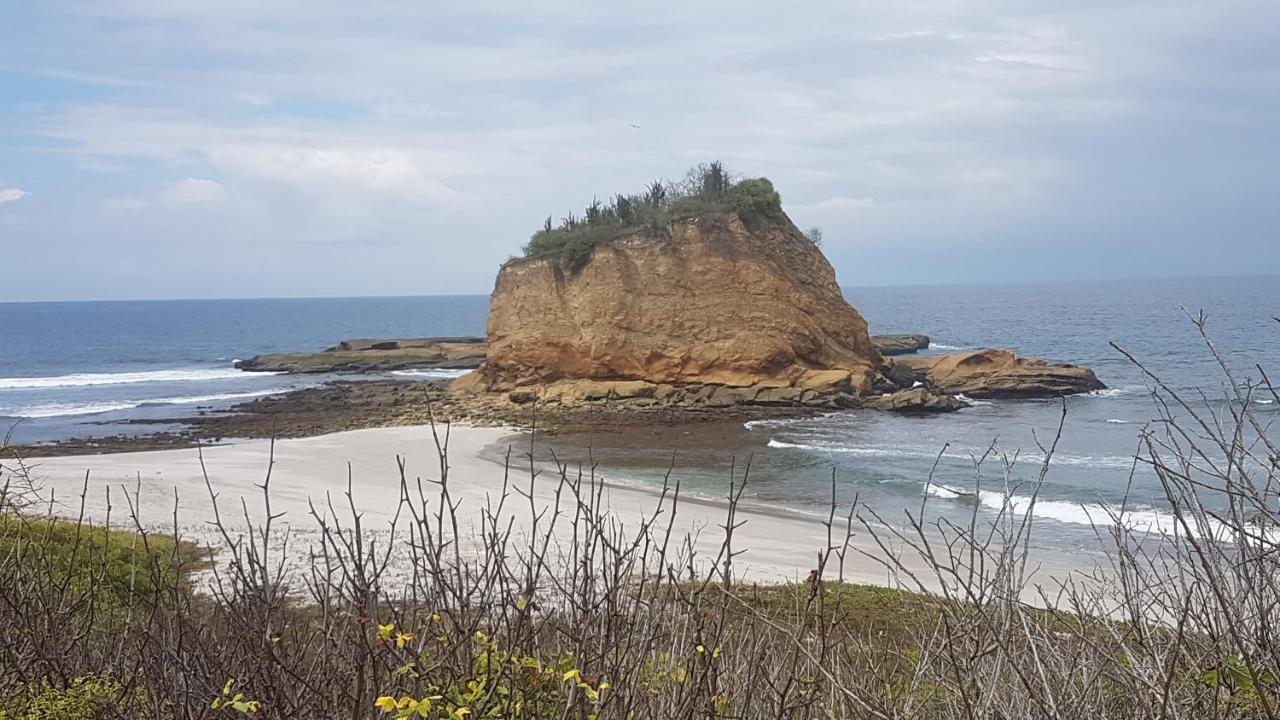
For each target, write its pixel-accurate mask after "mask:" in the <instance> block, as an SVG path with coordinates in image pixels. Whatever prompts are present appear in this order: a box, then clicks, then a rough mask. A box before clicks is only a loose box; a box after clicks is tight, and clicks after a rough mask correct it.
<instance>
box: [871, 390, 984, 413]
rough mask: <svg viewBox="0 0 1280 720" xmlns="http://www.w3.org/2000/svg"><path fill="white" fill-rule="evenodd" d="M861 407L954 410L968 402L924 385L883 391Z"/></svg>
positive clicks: (922, 410) (909, 411) (903, 411)
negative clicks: (887, 391)
mask: <svg viewBox="0 0 1280 720" xmlns="http://www.w3.org/2000/svg"><path fill="white" fill-rule="evenodd" d="M862 406H863V407H868V408H871V409H873V410H888V411H891V412H902V413H938V412H954V411H956V410H959V409H960V408H963V407H968V404H967V403H965V402H964V401H963V400H958V399H956V398H955V397H954V396H952V395H944V394H941V393H936V392H934V391H932V390H930V389H929V388H926V387H924V386H920V387H913V388H908V389H906V390H899V391H897V392H892V393H885V394H884V395H881V396H879V397H873V398H867V399H865V400H863V401H862Z"/></svg>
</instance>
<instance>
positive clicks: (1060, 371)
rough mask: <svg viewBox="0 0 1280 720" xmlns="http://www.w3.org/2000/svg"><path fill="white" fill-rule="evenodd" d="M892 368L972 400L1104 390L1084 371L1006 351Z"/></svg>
mask: <svg viewBox="0 0 1280 720" xmlns="http://www.w3.org/2000/svg"><path fill="white" fill-rule="evenodd" d="M894 365H895V366H896V367H897V368H906V369H908V370H910V371H911V373H912V375H913V376H914V378H915V379H916V380H917V381H918V382H922V383H926V384H928V385H929V386H931V387H933V388H934V389H936V390H938V391H939V392H944V393H949V394H962V395H967V396H969V397H975V398H979V397H1007V398H1016V397H1055V396H1059V395H1071V394H1073V393H1082V392H1089V391H1092V390H1100V389H1102V388H1104V387H1106V386H1105V385H1103V384H1102V382H1101V381H1099V380H1098V377H1097V376H1096V375H1094V374H1093V371H1092V370H1089V369H1088V368H1082V367H1077V366H1075V365H1060V364H1052V363H1047V362H1045V361H1044V360H1032V359H1029V358H1020V357H1015V356H1014V354H1013V353H1011V352H1009V351H1008V350H979V351H977V352H971V353H963V354H960V355H937V356H934V357H925V358H910V359H903V360H897V361H896V362H895V363H894Z"/></svg>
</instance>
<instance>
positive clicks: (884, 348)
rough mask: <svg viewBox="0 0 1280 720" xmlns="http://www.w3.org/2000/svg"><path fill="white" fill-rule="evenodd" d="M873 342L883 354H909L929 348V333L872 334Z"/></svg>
mask: <svg viewBox="0 0 1280 720" xmlns="http://www.w3.org/2000/svg"><path fill="white" fill-rule="evenodd" d="M871 344H872V345H875V346H876V349H877V350H879V351H880V354H881V355H908V354H910V353H914V352H917V351H920V350H928V349H929V336H928V335H872V336H871Z"/></svg>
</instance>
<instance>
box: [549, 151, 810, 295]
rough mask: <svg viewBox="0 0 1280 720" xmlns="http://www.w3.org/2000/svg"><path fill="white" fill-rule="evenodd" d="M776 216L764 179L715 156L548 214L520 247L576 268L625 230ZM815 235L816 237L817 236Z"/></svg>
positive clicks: (774, 196)
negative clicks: (674, 175) (703, 217)
mask: <svg viewBox="0 0 1280 720" xmlns="http://www.w3.org/2000/svg"><path fill="white" fill-rule="evenodd" d="M720 212H734V213H738V214H739V215H741V216H743V217H744V218H748V219H749V218H756V217H777V216H779V215H781V213H782V199H781V197H780V196H779V195H778V192H777V191H776V190H774V188H773V183H771V182H770V181H769V180H768V179H767V178H739V177H737V176H735V175H734V174H733V173H731V172H730V171H728V170H726V169H725V167H724V165H723V164H722V163H720V162H719V161H713V162H709V163H703V164H701V165H698V166H696V167H694V168H691V169H690V170H689V171H688V173H687V174H686V175H685V178H684V179H683V180H682V181H680V182H665V181H662V180H655V181H653V182H652V183H650V184H649V185H648V186H647V187H646V188H645V189H644V190H643V191H641V192H639V193H634V194H629V195H614V196H613V198H612V199H610V200H608V201H607V202H601V201H600V200H598V199H593V200H592V201H591V204H590V205H588V206H587V207H586V209H585V210H583V212H582V214H581V215H576V214H574V213H572V212H571V213H569V214H568V215H566V216H565V217H563V218H561V219H560V222H559V223H558V224H557V223H555V222H554V221H553V219H552V218H551V216H548V217H547V219H546V220H545V221H544V223H543V226H542V228H541V229H540V230H538V231H537V232H535V233H534V234H533V237H532V238H530V240H529V242H528V243H527V244H525V246H524V256H525V257H552V258H556V259H558V260H560V261H561V262H562V263H563V264H564V265H565V266H566V267H567V268H569V269H570V270H572V271H577V270H578V269H581V267H582V266H583V265H584V264H586V262H587V260H588V259H589V258H590V257H591V251H592V249H593V248H595V246H597V245H599V244H600V243H603V242H606V241H609V240H612V239H614V238H618V237H621V236H623V235H628V234H631V233H636V232H641V231H648V232H653V233H660V232H662V231H663V229H664V228H665V227H666V226H667V225H668V224H669V223H671V222H673V221H676V220H681V219H684V218H688V217H693V216H695V215H700V214H704V213H720ZM820 237H821V236H820V235H819V240H820Z"/></svg>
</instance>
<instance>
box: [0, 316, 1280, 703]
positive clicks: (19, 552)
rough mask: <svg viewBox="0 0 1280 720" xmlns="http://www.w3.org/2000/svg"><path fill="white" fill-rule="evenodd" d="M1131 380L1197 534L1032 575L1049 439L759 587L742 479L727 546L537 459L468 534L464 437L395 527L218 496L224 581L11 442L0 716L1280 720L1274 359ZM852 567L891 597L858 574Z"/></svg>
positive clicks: (990, 457)
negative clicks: (73, 493) (1023, 457)
mask: <svg viewBox="0 0 1280 720" xmlns="http://www.w3.org/2000/svg"><path fill="white" fill-rule="evenodd" d="M1198 326H1199V327H1201V328H1202V329H1203V319H1199V320H1198ZM1206 348H1207V351H1208V352H1210V353H1215V357H1216V351H1215V350H1214V349H1213V346H1212V344H1207V345H1206ZM1135 362H1137V361H1136V360H1135ZM1139 367H1140V368H1142V370H1143V372H1144V373H1146V377H1147V378H1148V381H1149V385H1150V388H1151V392H1152V395H1153V399H1154V400H1155V402H1154V405H1153V407H1154V408H1155V411H1156V412H1157V414H1158V421H1157V422H1155V423H1153V424H1152V425H1151V426H1150V427H1148V428H1147V429H1145V430H1143V431H1142V433H1141V434H1140V436H1139V438H1138V440H1139V449H1138V452H1137V453H1136V454H1135V457H1134V463H1135V465H1136V464H1141V465H1142V466H1143V467H1144V468H1146V469H1147V470H1149V471H1150V472H1152V473H1154V474H1155V476H1156V478H1157V479H1158V480H1159V482H1160V485H1161V488H1162V489H1163V491H1164V493H1165V495H1166V497H1167V501H1168V502H1167V506H1166V507H1164V508H1161V510H1162V511H1164V512H1166V513H1167V514H1168V517H1170V518H1171V519H1172V522H1173V523H1174V525H1175V527H1176V530H1172V531H1169V532H1167V533H1164V534H1163V535H1155V534H1153V533H1152V531H1151V529H1150V527H1149V526H1143V525H1138V526H1134V525H1130V524H1128V523H1126V522H1125V521H1124V516H1123V512H1124V507H1123V506H1121V507H1116V508H1113V510H1112V511H1113V513H1114V514H1113V515H1110V516H1109V517H1105V518H1103V517H1100V518H1098V522H1097V526H1096V534H1097V537H1098V540H1099V546H1098V547H1097V548H1096V550H1097V551H1098V552H1099V553H1101V556H1102V557H1104V558H1105V563H1104V565H1103V566H1102V567H1100V568H1098V569H1097V570H1096V571H1094V572H1092V573H1090V572H1087V571H1085V572H1080V573H1075V574H1072V575H1070V576H1066V577H1057V578H1045V577H1043V576H1040V575H1038V574H1037V571H1036V568H1035V567H1034V565H1033V564H1032V563H1031V562H1030V560H1029V558H1030V557H1031V547H1032V545H1033V544H1034V531H1035V529H1036V523H1035V522H1033V519H1034V517H1035V516H1034V512H1033V511H1034V504H1035V502H1034V500H1032V502H1031V504H1030V506H1028V505H1027V504H1026V503H1025V502H1023V503H1014V502H1013V501H1012V500H1011V497H1012V492H1013V489H1015V488H1016V489H1017V491H1018V494H1019V495H1020V496H1022V497H1030V498H1033V499H1034V498H1036V497H1038V493H1039V490H1040V488H1041V487H1042V486H1043V484H1044V483H1045V482H1046V480H1047V479H1048V478H1049V475H1050V474H1051V467H1052V466H1053V456H1054V452H1055V450H1056V447H1057V438H1056V437H1047V438H1043V440H1044V444H1043V447H1042V448H1041V449H1042V450H1043V451H1044V452H1043V456H1044V459H1043V462H1037V463H1036V465H1035V466H1033V467H1031V468H1025V467H1024V466H1023V464H1022V463H1023V461H1020V460H1019V459H1018V457H1017V454H1016V453H1010V454H1006V453H1003V452H1001V450H1000V448H999V446H998V445H995V444H993V445H992V447H991V448H990V450H989V451H988V452H987V453H985V454H983V455H981V456H979V457H975V458H973V467H974V484H975V487H974V489H975V490H976V489H978V487H982V488H1003V492H1004V493H1005V502H1004V503H1003V504H1002V505H1001V506H1000V507H999V509H997V510H996V511H995V512H994V515H993V516H988V515H985V514H983V513H982V511H980V510H979V508H978V507H977V506H976V504H975V506H974V507H973V509H972V516H971V517H970V518H969V519H968V521H967V522H963V523H951V522H945V521H942V520H936V521H935V520H931V519H929V518H930V517H931V516H930V515H929V514H928V513H927V509H928V508H927V503H929V502H937V500H936V499H933V498H930V496H928V495H926V496H924V497H923V498H922V499H921V505H920V506H919V507H918V508H910V509H907V510H906V511H904V513H903V514H902V515H901V516H892V517H889V516H885V515H883V514H882V513H881V512H879V511H877V510H876V509H875V508H871V507H867V506H865V505H863V504H861V503H859V502H858V501H857V500H856V499H855V500H854V501H853V502H852V503H850V504H849V505H848V506H839V505H837V503H836V501H835V499H834V498H835V493H834V490H833V501H832V503H831V507H830V509H829V512H828V514H827V515H826V516H825V517H824V518H823V520H822V522H821V527H822V528H823V529H824V530H825V537H822V538H821V539H820V540H819V544H818V545H817V547H815V554H814V558H813V567H812V572H811V573H810V576H809V578H808V579H807V580H802V581H796V582H789V583H780V584H776V585H763V586H762V585H757V584H752V583H747V582H744V581H743V580H742V578H741V568H740V567H739V565H740V559H741V555H742V552H743V551H744V547H743V546H742V539H741V536H740V534H739V532H738V531H739V530H740V528H741V527H742V523H743V521H744V518H743V508H742V502H741V501H742V498H743V495H744V488H746V487H747V486H749V485H750V483H752V482H753V480H752V471H751V468H750V465H749V464H747V465H745V466H744V465H736V466H735V467H734V468H733V469H732V470H731V471H730V472H729V475H728V477H727V478H726V480H727V482H726V485H727V493H726V495H725V498H724V502H723V504H722V508H723V513H724V517H723V523H722V524H721V525H720V526H719V528H718V529H711V528H708V529H707V531H706V532H707V533H708V534H712V533H714V534H715V536H716V541H715V542H713V543H710V544H707V545H704V544H700V543H699V542H698V541H697V539H695V538H692V537H689V536H683V535H682V534H681V533H679V532H678V531H676V530H675V528H676V527H677V525H676V521H675V518H676V516H677V515H678V514H679V513H680V512H681V511H682V507H683V506H682V503H683V502H685V500H684V496H683V494H682V492H681V487H680V483H679V481H678V480H671V481H669V482H667V483H665V484H664V486H663V487H662V489H661V490H660V492H661V496H660V499H659V501H658V502H657V503H656V505H655V509H654V510H653V511H652V513H651V514H649V515H648V516H647V517H646V519H645V520H644V522H643V523H641V524H640V525H639V526H623V525H622V524H620V523H618V522H615V521H614V520H613V519H612V518H611V515H610V508H609V507H608V505H607V500H606V495H605V493H604V487H603V484H602V481H601V479H600V478H599V477H598V476H597V475H596V474H595V468H594V467H593V466H592V465H590V464H585V465H583V466H581V467H574V466H571V465H569V464H567V463H557V464H556V466H555V468H554V469H553V470H550V471H544V470H542V469H539V468H538V467H537V466H536V465H535V463H534V462H533V456H532V450H530V456H529V457H528V458H525V459H521V458H519V457H508V460H507V463H506V468H505V473H506V475H505V476H504V477H505V479H504V481H503V484H502V488H503V490H502V492H501V493H499V494H497V495H496V496H494V497H493V498H492V499H491V502H490V504H489V505H488V506H486V507H484V508H477V509H476V510H475V514H474V515H470V516H462V515H460V514H459V512H458V507H459V506H458V503H457V498H456V495H455V491H456V482H457V480H456V479H454V478H451V477H450V472H449V467H450V464H449V459H448V440H447V435H446V432H445V429H444V428H440V431H441V432H440V434H439V435H438V436H437V437H438V442H437V445H436V453H437V455H438V460H439V465H438V467H439V471H438V472H437V473H435V474H434V475H433V476H431V477H425V478H417V477H413V476H410V475H408V474H407V473H406V472H405V470H404V468H405V465H404V464H403V462H402V463H401V464H400V472H401V483H400V496H401V500H400V503H399V505H398V507H397V508H396V510H395V519H394V520H393V521H392V522H391V526H390V528H389V529H388V528H387V526H385V525H382V526H380V527H374V526H373V525H372V523H371V521H370V520H369V519H368V518H367V517H366V516H365V515H364V514H362V512H361V511H360V509H359V508H358V507H357V506H356V503H355V501H354V499H353V497H352V492H351V489H350V488H348V492H347V495H346V496H345V497H335V498H331V499H330V500H329V502H328V503H327V505H322V504H321V503H320V501H319V499H316V504H315V505H313V509H312V512H313V518H312V522H311V525H312V528H311V530H312V535H311V537H312V538H313V542H312V543H311V544H310V546H309V547H307V548H305V549H303V548H299V547H295V546H293V545H287V544H285V543H283V542H282V537H283V535H282V533H283V532H284V528H282V527H281V525H280V523H281V519H280V515H279V513H278V512H273V509H272V505H271V499H272V487H271V474H270V472H269V471H268V472H266V473H265V474H264V479H263V481H262V482H261V484H260V485H259V486H258V487H259V490H260V492H261V495H260V497H258V498H257V499H256V501H250V503H251V504H257V505H259V506H261V511H260V512H258V513H256V514H252V515H251V513H250V512H249V509H248V505H244V506H242V505H239V504H237V505H236V506H235V508H234V512H235V513H236V514H237V515H239V514H240V513H243V516H244V520H245V525H244V526H242V527H239V528H238V529H237V527H236V526H233V525H231V524H230V522H229V520H228V519H227V518H228V517H229V514H224V513H226V512H227V509H226V508H220V502H219V498H218V497H217V495H216V494H214V491H213V489H212V484H210V486H209V487H210V490H209V492H210V495H209V498H208V502H209V503H210V504H211V505H212V507H213V508H214V510H213V511H212V513H211V514H212V523H213V527H214V528H215V535H216V537H218V538H219V539H218V541H217V542H216V543H215V548H214V550H215V551H216V552H215V555H214V558H213V562H212V564H209V565H203V564H202V563H201V557H200V555H199V553H196V552H194V551H193V549H189V546H187V545H185V544H184V543H182V542H181V541H179V540H178V539H177V537H178V535H179V529H178V528H173V530H172V532H170V533H167V534H163V533H156V532H151V531H148V530H146V529H145V528H144V526H143V524H142V523H141V521H140V520H139V519H138V518H136V517H135V510H136V507H137V505H136V500H135V499H133V498H132V497H127V498H126V497H122V498H120V506H121V507H123V508H126V510H125V511H124V512H123V513H122V514H123V515H124V516H126V517H125V522H124V523H121V524H116V525H113V526H112V528H111V529H108V528H106V527H103V526H101V525H97V524H94V523H91V522H89V521H88V520H86V519H83V517H81V519H80V520H57V521H50V520H48V519H46V518H43V517H42V516H41V510H42V508H44V507H45V506H44V505H43V504H42V503H40V502H37V501H36V498H37V497H38V496H39V493H38V490H39V483H38V480H37V478H35V477H34V475H33V470H32V469H31V468H29V467H28V466H26V465H24V464H22V463H21V462H19V461H18V460H17V459H15V458H12V456H11V455H6V454H3V453H2V452H0V517H2V518H3V520H4V522H3V524H0V628H3V632H0V718H3V720H19V719H21V720H36V719H38V718H39V719H43V718H55V717H56V718H63V719H65V720H82V719H83V720H88V719H90V718H157V719H158V718H175V717H183V718H210V717H228V718H236V717H239V718H247V717H270V718H277V717H279V718H286V717H289V718H292V717H306V718H368V719H373V718H439V719H446V718H447V719H450V720H464V719H467V718H471V719H474V718H483V717H493V718H498V717H502V718H547V717H555V718H577V719H579V720H587V719H589V718H594V719H596V720H604V719H605V718H620V719H621V718H648V717H681V718H694V717H696V718H756V717H779V718H812V717H822V718H846V717H859V718H862V717H866V718H922V719H924V718H929V719H933V718H1023V717H1037V718H1040V717H1044V718H1077V717H1099V718H1132V717H1144V718H1148V717H1150V718H1154V717H1161V718H1187V719H1191V718H1255V717H1256V718H1275V717H1277V716H1280V643H1277V642H1276V640H1275V635H1274V633H1275V627H1276V626H1277V621H1278V620H1280V610H1278V608H1280V552H1278V551H1280V545H1278V544H1277V543H1278V542H1280V541H1278V539H1277V538H1278V535H1277V528H1278V527H1280V505H1278V502H1277V501H1278V500H1280V498H1278V497H1277V487H1278V486H1280V463H1277V462H1276V458H1277V457H1278V456H1280V453H1278V452H1277V446H1276V444H1275V439H1274V436H1273V435H1272V434H1271V431H1270V426H1269V425H1268V417H1267V416H1266V415H1264V414H1260V413H1259V411H1258V410H1257V408H1259V407H1269V406H1266V405H1259V404H1258V403H1257V402H1256V401H1257V400H1263V399H1265V400H1270V401H1272V402H1276V401H1280V396H1278V395H1277V391H1276V389H1275V388H1274V387H1273V386H1272V385H1271V384H1270V383H1269V382H1268V381H1267V380H1266V375H1265V373H1264V372H1262V371H1261V368H1259V375H1260V376H1261V379H1260V380H1246V379H1243V378H1237V377H1235V376H1234V375H1233V374H1232V373H1231V371H1230V370H1229V369H1227V368H1228V365H1227V363H1225V362H1224V363H1223V364H1222V367H1223V369H1224V374H1225V377H1224V382H1223V384H1222V391H1221V394H1220V395H1219V396H1217V397H1214V398H1213V399H1212V400H1210V399H1209V398H1208V397H1207V396H1205V395H1200V396H1197V397H1192V396H1189V395H1186V394H1184V393H1182V392H1181V391H1179V390H1178V389H1176V388H1172V387H1170V386H1168V385H1166V384H1165V383H1164V382H1162V381H1161V379H1160V377H1159V376H1158V375H1156V374H1155V373H1151V372H1148V371H1147V370H1146V368H1145V367H1142V366H1141V365H1139ZM1065 412H1066V410H1065V405H1064V410H1063V413H1064V416H1065ZM1060 432H1061V428H1059V433H1060ZM536 442H537V437H536V436H535V437H534V439H533V440H531V443H536ZM517 467H522V468H526V470H525V471H524V472H519V471H517ZM496 471H497V472H503V469H502V468H497V469H496ZM930 481H931V479H930ZM352 482H353V483H355V482H358V478H356V479H353V481H352ZM547 484H549V485H550V486H551V487H553V488H554V492H555V497H556V498H557V501H556V503H555V505H554V506H553V507H550V508H543V507H540V506H538V505H536V504H535V502H534V500H533V498H534V491H535V487H542V486H545V485H547ZM833 488H834V478H833ZM516 512H518V513H522V514H527V515H528V516H529V518H528V519H529V522H530V524H529V525H528V526H527V527H529V528H530V529H529V531H528V532H513V530H512V524H511V522H510V520H509V517H510V514H511V513H516ZM72 515H75V513H74V512H73V513H72ZM250 517H258V518H261V519H260V520H257V521H251V520H250ZM290 523H291V524H292V525H293V526H294V527H293V528H292V529H294V530H300V529H302V528H303V526H304V525H306V524H307V523H305V522H303V520H302V518H291V519H290ZM468 528H470V529H468ZM857 534H861V535H864V536H867V537H870V538H872V539H873V540H874V547H877V548H879V552H872V551H866V550H860V549H859V546H855V545H853V544H852V542H851V539H852V538H853V537H854V536H855V535H857ZM166 537H167V540H166V539H165V538H166ZM293 542H297V540H295V541H293ZM862 553H865V555H862ZM46 558H47V561H41V560H43V559H46ZM860 559H861V560H871V561H873V562H875V563H877V567H879V568H880V569H881V570H882V574H883V577H884V578H885V581H886V582H888V583H889V584H890V585H891V586H892V587H883V588H881V587H869V586H865V585H858V584H853V583H851V582H848V580H849V578H850V568H851V566H853V565H854V564H856V563H855V561H856V560H860ZM104 598H110V605H111V608H110V612H105V613H104V612H102V600H103V599H104Z"/></svg>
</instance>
